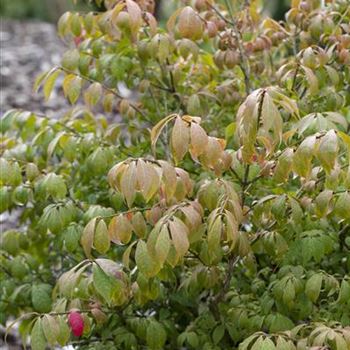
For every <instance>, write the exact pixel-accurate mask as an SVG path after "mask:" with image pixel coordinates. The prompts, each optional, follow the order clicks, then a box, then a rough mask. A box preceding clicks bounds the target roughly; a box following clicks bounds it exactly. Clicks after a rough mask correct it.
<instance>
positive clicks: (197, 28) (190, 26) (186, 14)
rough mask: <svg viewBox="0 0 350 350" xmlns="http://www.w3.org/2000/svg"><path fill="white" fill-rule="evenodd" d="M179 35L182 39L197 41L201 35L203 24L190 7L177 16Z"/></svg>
mask: <svg viewBox="0 0 350 350" xmlns="http://www.w3.org/2000/svg"><path fill="white" fill-rule="evenodd" d="M178 29H179V33H180V35H181V36H182V37H183V38H187V39H191V40H198V39H200V38H201V36H202V34H203V23H202V21H201V19H200V18H199V17H198V14H197V13H196V12H195V11H194V10H193V8H192V7H190V6H186V7H185V8H183V9H182V11H181V13H180V15H179V23H178Z"/></svg>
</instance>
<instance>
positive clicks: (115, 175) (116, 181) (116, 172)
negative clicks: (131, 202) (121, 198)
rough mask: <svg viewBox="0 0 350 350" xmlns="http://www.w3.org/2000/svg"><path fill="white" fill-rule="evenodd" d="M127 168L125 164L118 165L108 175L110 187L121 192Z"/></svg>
mask: <svg viewBox="0 0 350 350" xmlns="http://www.w3.org/2000/svg"><path fill="white" fill-rule="evenodd" d="M127 166H128V165H127V164H126V163H125V162H121V163H118V164H116V165H114V167H113V168H112V169H111V170H110V171H109V172H108V175H107V179H108V183H109V185H110V186H111V187H112V188H114V189H115V190H117V191H119V192H121V186H120V180H121V177H122V174H123V172H124V171H125V169H126V168H127Z"/></svg>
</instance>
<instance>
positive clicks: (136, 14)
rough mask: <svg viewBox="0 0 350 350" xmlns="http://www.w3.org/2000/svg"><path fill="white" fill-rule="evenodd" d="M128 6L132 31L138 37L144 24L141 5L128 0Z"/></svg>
mask: <svg viewBox="0 0 350 350" xmlns="http://www.w3.org/2000/svg"><path fill="white" fill-rule="evenodd" d="M126 6H127V9H128V12H129V15H130V25H131V33H132V34H133V37H134V38H136V35H137V33H138V31H139V29H140V27H141V25H142V12H141V9H140V7H139V5H138V4H137V3H136V2H135V1H133V0H126Z"/></svg>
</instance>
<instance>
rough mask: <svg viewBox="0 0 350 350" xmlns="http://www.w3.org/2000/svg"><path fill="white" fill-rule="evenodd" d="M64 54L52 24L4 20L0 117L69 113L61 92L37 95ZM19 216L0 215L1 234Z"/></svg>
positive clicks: (14, 342) (2, 348)
mask: <svg viewBox="0 0 350 350" xmlns="http://www.w3.org/2000/svg"><path fill="white" fill-rule="evenodd" d="M63 52H64V46H63V43H62V42H61V41H60V40H59V38H58V37H57V35H56V28H55V26H54V25H52V24H48V23H43V22H22V21H13V20H7V19H1V22H0V108H1V109H0V116H2V115H3V114H4V113H5V112H6V111H7V110H9V109H12V108H21V109H25V110H30V111H34V112H41V113H45V114H47V115H48V116H52V117H55V116H59V115H61V113H63V112H64V111H66V110H68V109H69V107H70V106H69V104H68V102H67V100H66V99H65V98H64V97H63V95H62V92H61V91H60V90H57V89H56V90H54V91H53V94H52V97H51V99H50V100H49V101H47V102H45V101H44V98H43V94H42V93H33V83H34V81H35V78H36V77H37V76H38V75H39V74H40V73H41V72H43V71H45V70H49V69H50V68H51V67H52V66H54V65H56V64H59V62H60V59H61V57H62V53H63ZM18 215H19V212H12V213H11V214H9V213H4V214H2V215H0V231H1V232H3V231H5V230H6V229H8V228H10V227H16V224H17V220H18ZM3 332H4V329H3V328H2V327H0V350H19V349H22V347H21V346H20V340H19V339H18V337H17V336H16V330H15V329H14V332H13V333H12V332H11V333H12V334H11V335H10V337H9V340H10V342H9V343H10V344H8V345H5V344H4V343H3V341H2V337H3V335H4V333H3Z"/></svg>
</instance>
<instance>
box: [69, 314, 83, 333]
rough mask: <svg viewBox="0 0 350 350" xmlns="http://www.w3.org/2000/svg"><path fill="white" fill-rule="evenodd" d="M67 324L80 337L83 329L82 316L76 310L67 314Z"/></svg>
mask: <svg viewBox="0 0 350 350" xmlns="http://www.w3.org/2000/svg"><path fill="white" fill-rule="evenodd" d="M68 322H69V326H70V328H71V330H72V333H73V334H74V335H75V336H76V337H80V336H81V335H82V334H83V331H84V320H83V317H82V316H81V315H80V313H79V312H77V311H72V312H70V313H69V315H68Z"/></svg>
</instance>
